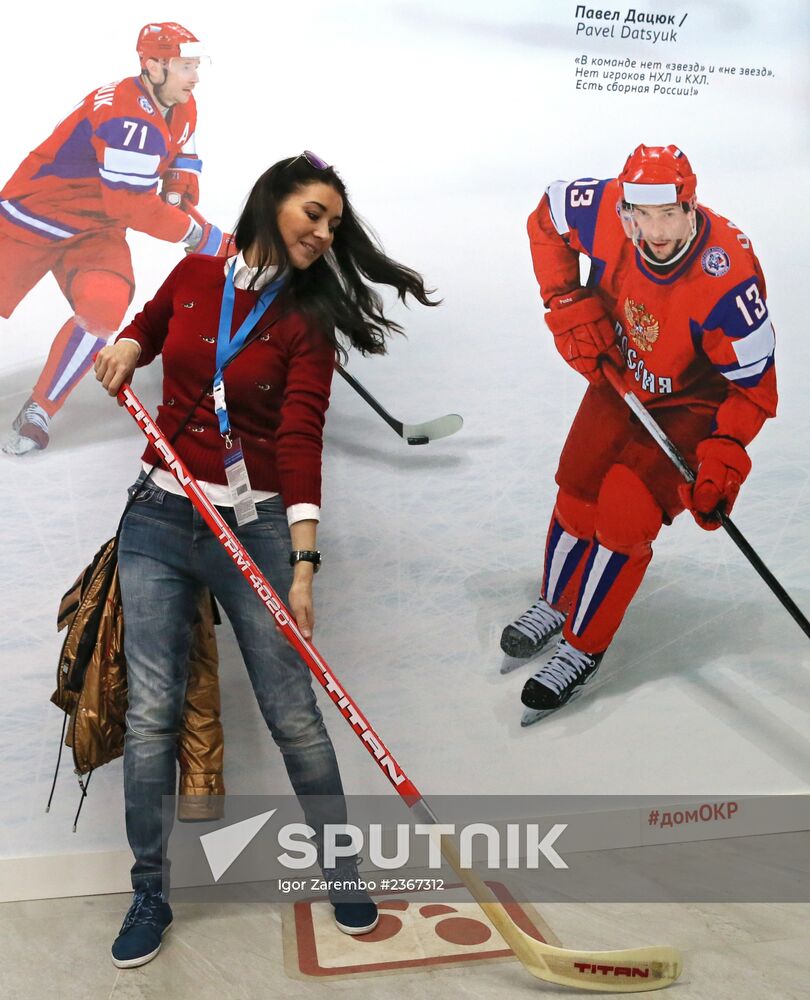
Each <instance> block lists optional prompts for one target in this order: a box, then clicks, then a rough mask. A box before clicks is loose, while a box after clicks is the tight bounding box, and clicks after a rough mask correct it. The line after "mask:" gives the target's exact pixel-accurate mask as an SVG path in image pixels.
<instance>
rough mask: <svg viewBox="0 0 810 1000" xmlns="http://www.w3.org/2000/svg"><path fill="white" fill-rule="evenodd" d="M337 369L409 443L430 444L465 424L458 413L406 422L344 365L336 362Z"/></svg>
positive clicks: (458, 429)
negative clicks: (389, 409) (392, 413)
mask: <svg viewBox="0 0 810 1000" xmlns="http://www.w3.org/2000/svg"><path fill="white" fill-rule="evenodd" d="M335 370H336V371H337V373H338V375H341V376H342V377H343V378H344V379H345V380H346V381H347V382H348V383H349V385H350V386H351V387H352V389H354V391H355V392H356V393H357V394H358V396H361V397H362V398H363V399H364V400H365V401H366V402H367V403H368V405H369V406H370V407H371V408H372V410H374V411H375V413H378V414H379V415H380V416H381V417H382V418H383V420H384V421H385V422H386V423H387V424H388V426H389V427H390V428H392V429H393V430H394V431H395V432H396V433H397V434H399V436H400V437H401V438H403V439H404V440H405V441H407V442H408V444H430V442H431V441H436V440H438V439H439V438H443V437H450V435H451V434H455V433H456V431H460V430H461V428H462V427H463V426H464V419H463V418H462V417H460V416H459V415H458V413H447V414H445V416H443V417H436V418H435V419H434V420H426V421H425V422H424V423H421V424H406V423H403V422H402V421H401V420H397V418H396V417H392V416H391V414H390V413H389V412H388V410H386V409H385V407H384V406H383V405H382V404H381V403H378V402H377V400H376V399H375V398H374V397H373V396H372V395H371V393H370V392H369V391H368V389H366V387H365V386H363V385H361V384H360V383H359V382H358V381H357V379H356V378H354V377H353V376H352V375H350V374H349V373H348V372H347V371H346V369H345V368H344V367H343V365H340V364H335Z"/></svg>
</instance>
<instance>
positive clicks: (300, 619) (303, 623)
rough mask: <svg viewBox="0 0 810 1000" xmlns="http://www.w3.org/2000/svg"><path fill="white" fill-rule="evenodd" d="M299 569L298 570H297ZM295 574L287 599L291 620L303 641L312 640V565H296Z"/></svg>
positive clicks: (313, 618)
mask: <svg viewBox="0 0 810 1000" xmlns="http://www.w3.org/2000/svg"><path fill="white" fill-rule="evenodd" d="M299 567H300V568H299ZM295 569H296V572H295V576H294V577H293V582H292V586H291V587H290V593H289V597H288V602H289V608H290V611H292V614H293V618H295V621H296V623H297V625H298V628H299V629H300V630H301V634H302V635H303V636H304V638H305V639H311V638H312V630H313V629H314V628H315V607H314V605H313V603H312V577H313V576H314V575H315V574H314V573H313V571H312V563H304V562H301V563H296V566H295Z"/></svg>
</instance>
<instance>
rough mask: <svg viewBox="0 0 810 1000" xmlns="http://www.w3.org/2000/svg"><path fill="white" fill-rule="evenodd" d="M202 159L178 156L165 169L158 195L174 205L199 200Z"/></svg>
mask: <svg viewBox="0 0 810 1000" xmlns="http://www.w3.org/2000/svg"><path fill="white" fill-rule="evenodd" d="M201 169H202V161H200V160H198V159H194V158H191V157H178V158H177V159H176V160H175V161H174V163H173V164H172V165H171V167H170V168H169V169H168V170H167V171H165V173H164V174H163V177H162V181H163V183H162V184H161V187H160V197H161V198H162V199H163V200H164V201H165V202H166V204H168V205H174V206H175V207H177V206H179V205H181V204H182V202H184V201H185V202H188V204H189V205H196V204H197V202H198V201H199V200H200V179H199V175H200V170H201Z"/></svg>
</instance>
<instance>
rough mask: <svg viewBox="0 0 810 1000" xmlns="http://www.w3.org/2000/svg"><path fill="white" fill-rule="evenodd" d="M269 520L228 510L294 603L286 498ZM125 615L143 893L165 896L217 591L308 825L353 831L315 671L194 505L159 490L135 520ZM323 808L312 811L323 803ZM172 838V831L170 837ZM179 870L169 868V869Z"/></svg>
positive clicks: (127, 545)
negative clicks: (197, 679) (195, 637)
mask: <svg viewBox="0 0 810 1000" xmlns="http://www.w3.org/2000/svg"><path fill="white" fill-rule="evenodd" d="M257 509H258V512H259V519H258V521H253V522H252V523H250V524H247V525H243V526H242V527H238V526H237V524H236V518H235V517H234V515H233V511H232V510H231V509H229V508H220V513H221V514H222V515H223V517H224V518H225V520H226V521H227V522H228V524H229V526H230V527H231V528H232V529H233V531H234V532H235V533H236V534H237V536H238V537H239V540H240V541H241V542H242V543H243V545H244V546H245V548H246V549H247V551H248V552H249V553H250V555H251V557H252V558H253V560H254V562H255V563H256V564H257V565H258V566H259V568H260V569H261V571H262V572H263V573H264V575H265V576H266V577H267V579H268V580H269V581H270V583H271V584H272V585H273V587H274V588H275V589H276V590H277V591H278V593H279V596H280V597H281V598H282V600H286V596H287V592H288V590H289V587H290V584H291V582H292V569H291V567H290V565H289V553H290V532H289V528H288V527H287V518H286V514H285V511H284V506H283V504H282V501H281V498H280V497H276V498H274V499H272V500H265V501H262V502H261V503H260V504H258V505H257ZM118 572H119V578H120V583H121V597H122V601H123V607H124V622H125V629H124V650H125V653H126V658H127V669H128V682H129V708H128V711H127V731H126V740H125V744H124V800H125V807H126V827H127V837H128V839H129V844H130V847H131V848H132V851H133V854H134V855H135V864H134V865H133V867H132V885H133V888H134V889H136V890H138V889H143V888H163V890H164V892H166V893H167V892H168V888H169V887H168V885H166V884H163V882H162V873H163V864H164V859H163V851H162V845H163V832H164V831H163V829H162V796H164V795H174V794H176V759H177V741H178V734H179V731H180V725H181V721H182V712H183V704H184V700H185V690H186V677H187V664H188V655H189V646H190V642H191V630H192V622H193V618H194V611H195V608H196V604H197V600H198V598H199V592H200V588H202V587H208V588H209V589H210V590H211V591H212V592H213V593H214V595H215V596H216V598H217V600H218V601H219V603H220V605H221V606H222V608H223V609H224V611H225V613H226V615H227V616H228V618H229V619H230V622H231V625H232V626H233V630H234V632H235V634H236V638H237V641H238V643H239V648H240V650H241V652H242V656H243V658H244V661H245V666H246V667H247V670H248V674H249V676H250V680H251V683H252V685H253V690H254V692H255V694H256V699H257V701H258V703H259V708H260V709H261V712H262V715H263V716H264V719H265V721H266V722H267V725H268V727H269V728H270V732H271V733H272V735H273V739H274V740H275V742H276V744H277V745H278V747H279V749H280V750H281V752H282V754H283V756H284V763H285V765H286V768H287V773H288V774H289V776H290V781H291V782H292V786H293V788H294V790H295V792H296V794H297V795H299V796H321V797H326V796H328V797H329V798H319V799H314V800H310V804H309V805H308V804H307V801H306V800H304V802H303V804H304V812H305V816H306V820H307V822H308V823H309V824H310V825H311V826H313V827H314V828H315V829H316V831H317V830H318V829H319V827H320V826H322V824H323V823H324V822H330V823H345V822H346V813H345V802H344V799H343V788H342V785H341V780H340V773H339V771H338V766H337V760H336V759H335V751H334V749H333V747H332V742H331V740H330V739H329V735H328V733H327V732H326V728H325V726H324V723H323V718H322V716H321V713H320V710H319V709H318V706H317V703H316V701H315V693H314V691H313V690H312V684H311V681H310V672H309V669H308V668H307V666H306V665H305V664H304V663H303V661H302V660H301V658H300V657H299V656H298V654H297V653H296V652H295V651H294V650H293V649H292V647H291V646H290V645H289V644H288V643H287V641H286V639H284V638H283V636H281V635H279V633H278V632H277V631H276V629H275V624H274V620H273V618H272V616H271V615H270V614H269V613H268V611H267V609H266V608H265V607H264V606H263V605H262V604H261V602H260V601H259V600H257V598H256V596H255V594H253V593H252V592H251V591H252V588H251V587H250V585H249V584H248V582H247V581H246V580H245V579H244V578H243V577H242V574H241V573H240V572H239V570H238V569H237V568H236V566H235V565H234V564H233V562H232V561H231V558H230V556H229V555H228V553H227V552H226V551H225V550H224V549H223V547H222V545H221V543H220V542H219V541H217V539H216V537H215V536H214V535H213V533H212V532H211V530H210V529H209V528H208V526H207V525H206V524H205V522H204V521H203V519H202V517H201V516H200V515H199V514H198V513H197V511H196V510H195V509H194V507H193V506H192V504H191V502H190V501H189V500H187V499H186V498H185V497H180V496H175V495H173V494H171V493H167V492H166V491H165V490H161V489H157V488H155V487H153V486H151V485H147V486H146V488H145V489H144V490H143V491H142V492H141V493H140V494H139V496H138V498H137V500H136V501H135V503H134V504H133V505H132V507H131V508H130V510H129V512H128V513H127V516H126V518H125V520H124V525H123V528H122V531H121V537H120V543H119V555H118ZM313 802H314V803H317V805H312V804H311V803H313ZM169 832H170V831H168V830H167V831H165V834H166V837H167V838H168V834H169ZM167 870H168V869H167Z"/></svg>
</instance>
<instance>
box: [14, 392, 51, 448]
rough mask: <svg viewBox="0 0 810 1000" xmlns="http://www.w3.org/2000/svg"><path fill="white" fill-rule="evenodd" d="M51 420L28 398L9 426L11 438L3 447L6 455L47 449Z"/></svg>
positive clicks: (37, 404)
mask: <svg viewBox="0 0 810 1000" xmlns="http://www.w3.org/2000/svg"><path fill="white" fill-rule="evenodd" d="M50 422H51V418H50V417H49V416H48V414H47V413H46V412H45V411H44V410H43V409H42V407H41V406H40V405H39V403H35V402H34V400H33V399H32V398H31V397H30V396H29V397H28V399H27V400H26V401H25V403H23V406H22V409H21V410H20V412H19V413H18V414H17V416H16V417H15V418H14V423H13V424H12V425H11V430H12V433H11V436H10V437H9V439H8V440H7V441H6V443H5V444H4V445H3V451H4V452H5V454H6V455H27V454H28V453H29V452H32V451H42V449H44V448H47V447H48V442H49V441H50V436H49V434H48V426H49V424H50Z"/></svg>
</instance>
